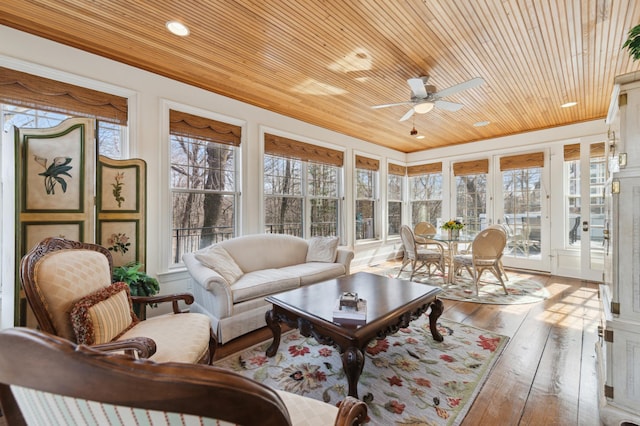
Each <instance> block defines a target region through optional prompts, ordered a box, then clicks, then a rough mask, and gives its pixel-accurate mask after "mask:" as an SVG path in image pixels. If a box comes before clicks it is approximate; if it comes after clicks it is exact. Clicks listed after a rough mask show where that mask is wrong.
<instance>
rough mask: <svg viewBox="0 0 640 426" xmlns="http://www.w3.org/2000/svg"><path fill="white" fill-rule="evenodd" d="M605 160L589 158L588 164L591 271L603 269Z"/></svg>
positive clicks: (602, 157) (602, 158)
mask: <svg viewBox="0 0 640 426" xmlns="http://www.w3.org/2000/svg"><path fill="white" fill-rule="evenodd" d="M605 180H606V158H605V157H604V156H601V157H591V159H590V163H589V243H590V245H589V247H590V251H591V256H590V259H591V269H598V270H601V269H603V268H604V263H603V256H604V239H603V230H604V185H605Z"/></svg>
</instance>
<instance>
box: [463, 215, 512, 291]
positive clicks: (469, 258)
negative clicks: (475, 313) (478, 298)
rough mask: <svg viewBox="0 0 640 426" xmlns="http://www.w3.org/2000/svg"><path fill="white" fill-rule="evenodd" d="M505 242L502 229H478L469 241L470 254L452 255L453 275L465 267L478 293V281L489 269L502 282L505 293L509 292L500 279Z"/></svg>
mask: <svg viewBox="0 0 640 426" xmlns="http://www.w3.org/2000/svg"><path fill="white" fill-rule="evenodd" d="M506 243H507V236H506V234H505V232H504V231H503V230H500V229H496V228H487V229H485V230H483V231H480V233H479V234H478V235H476V237H475V238H474V239H473V242H472V243H471V253H470V254H459V255H456V256H454V257H453V268H454V271H455V276H457V275H458V271H459V270H460V269H462V268H465V269H466V270H467V271H468V272H469V274H471V277H472V278H473V281H474V284H475V286H476V295H478V293H479V292H478V281H480V276H481V275H482V273H483V272H484V271H490V272H491V273H492V274H493V275H494V276H495V277H496V278H497V279H498V280H499V281H500V284H502V288H503V289H504V293H505V294H507V295H508V294H509V292H508V291H507V286H506V285H505V283H504V280H503V279H502V272H501V270H500V260H501V259H502V253H503V251H504V247H505V245H506Z"/></svg>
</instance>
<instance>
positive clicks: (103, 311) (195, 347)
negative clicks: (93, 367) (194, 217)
mask: <svg viewBox="0 0 640 426" xmlns="http://www.w3.org/2000/svg"><path fill="white" fill-rule="evenodd" d="M112 271H113V259H112V257H111V253H110V252H109V250H107V249H106V248H104V247H102V246H100V245H97V244H90V243H82V242H78V241H70V240H66V239H62V238H47V239H45V240H43V241H42V242H40V243H39V244H38V245H36V246H35V247H34V248H33V249H32V250H31V251H30V252H29V253H27V254H26V255H25V256H24V257H23V258H22V260H21V264H20V281H21V284H22V287H23V288H24V292H25V296H26V298H27V301H28V303H29V305H30V306H31V309H32V310H33V313H34V315H35V318H36V320H37V321H38V325H39V328H40V329H41V330H42V331H45V332H47V333H51V334H54V335H57V336H60V337H63V338H65V339H67V340H70V341H72V342H75V343H80V344H85V345H92V346H94V347H95V348H98V349H100V350H106V351H114V350H115V351H117V350H123V349H125V350H127V351H128V352H129V353H131V354H132V355H135V354H134V352H135V353H137V355H138V356H141V357H143V358H147V357H148V358H150V359H151V360H153V361H156V362H167V361H175V362H186V363H202V362H205V363H211V360H212V357H213V352H214V350H215V347H216V342H215V339H214V338H213V333H212V330H211V325H210V321H209V317H207V316H206V315H203V314H197V313H183V312H182V311H181V310H180V307H179V305H178V302H179V301H183V302H185V303H187V304H190V303H193V296H191V295H190V294H186V293H185V294H173V295H165V296H151V297H140V296H136V297H132V296H131V295H130V293H129V287H128V285H127V284H125V283H112V282H111V281H112ZM133 302H135V303H140V304H142V305H143V306H146V305H145V304H149V303H159V302H171V303H172V304H173V313H171V314H166V315H159V316H155V317H152V318H149V319H146V320H144V321H141V320H140V319H139V318H138V317H137V316H136V315H135V314H134V312H133V309H132V303H133Z"/></svg>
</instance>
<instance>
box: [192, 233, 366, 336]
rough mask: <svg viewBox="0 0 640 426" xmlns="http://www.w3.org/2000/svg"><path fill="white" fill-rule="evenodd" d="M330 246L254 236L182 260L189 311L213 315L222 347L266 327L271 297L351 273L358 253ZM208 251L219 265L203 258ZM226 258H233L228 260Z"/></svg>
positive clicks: (323, 241)
mask: <svg viewBox="0 0 640 426" xmlns="http://www.w3.org/2000/svg"><path fill="white" fill-rule="evenodd" d="M328 241H329V239H327V238H324V239H323V238H312V239H310V240H308V241H307V240H304V239H302V238H298V237H294V236H290V235H281V234H255V235H246V236H242V237H237V238H233V239H230V240H226V241H223V242H221V243H219V244H214V245H213V246H210V247H209V248H205V249H203V250H199V251H198V252H195V253H187V254H185V255H184V256H183V257H182V259H183V261H184V264H185V266H186V267H187V270H188V271H189V274H190V275H191V278H192V279H191V287H192V288H191V289H190V291H191V292H192V293H193V295H194V298H195V302H194V303H193V304H191V305H190V306H189V308H190V311H191V312H201V313H204V314H207V315H209V317H210V318H211V326H212V328H213V331H214V333H215V334H216V337H217V338H218V342H219V343H221V344H222V343H226V342H228V341H230V340H231V339H234V338H236V337H238V336H241V335H243V334H246V333H249V332H251V331H253V330H257V329H258V328H261V327H264V326H265V325H266V322H265V313H266V312H267V311H268V310H269V309H271V304H270V303H267V302H266V301H265V300H264V298H265V297H266V296H269V295H271V294H275V293H279V292H282V291H286V290H290V289H294V288H298V287H300V286H304V285H308V284H313V283H317V282H320V281H325V280H328V279H332V278H337V277H340V276H342V275H348V274H349V267H350V264H351V260H352V259H353V256H354V254H353V250H351V249H350V248H347V247H338V246H337V239H336V240H334V241H332V247H329V248H328V247H327V242H328ZM220 248H222V249H224V250H222V251H220ZM213 249H215V252H214V251H213ZM328 250H329V251H328ZM330 250H333V251H330ZM207 251H208V253H209V255H211V253H215V256H214V257H215V258H214V259H213V262H217V263H218V264H216V265H211V262H210V261H205V260H203V259H202V256H199V254H202V253H207ZM227 254H228V256H230V258H229V257H226V258H225V256H226V255H227ZM198 258H199V259H200V260H198ZM211 259H212V258H211V256H210V257H209V260H211ZM225 259H226V260H225ZM314 260H321V261H314ZM203 262H204V263H203ZM205 263H206V264H207V265H205ZM220 263H222V265H220ZM234 263H235V264H234ZM236 265H237V266H236ZM213 267H215V268H216V269H217V270H220V269H221V267H222V268H227V267H229V268H230V269H232V270H234V271H237V275H240V276H239V278H237V275H236V276H233V277H231V278H230V277H229V274H228V271H222V274H221V273H219V272H217V270H214V269H213ZM238 268H239V270H238ZM225 277H226V278H225ZM236 278H237V280H236ZM234 280H235V282H234Z"/></svg>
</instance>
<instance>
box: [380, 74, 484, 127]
mask: <svg viewBox="0 0 640 426" xmlns="http://www.w3.org/2000/svg"><path fill="white" fill-rule="evenodd" d="M428 80H429V76H423V77H417V78H410V79H408V80H407V84H408V85H409V87H410V88H411V99H410V100H409V101H405V102H396V103H392V104H382V105H374V106H372V107H371V108H375V109H378V108H387V107H392V106H397V105H411V109H409V111H407V112H406V113H405V114H404V115H403V116H402V117H401V118H400V121H405V120H408V119H409V118H411V116H412V115H413V113H414V112H415V113H418V114H426V113H428V112H429V111H431V110H432V109H433V108H434V107H435V108H439V109H444V110H447V111H458V110H459V109H460V108H462V107H463V105H462V104H459V103H456V102H449V101H444V100H442V98H444V97H447V96H451V95H453V94H455V93H458V92H461V91H463V90H467V89H471V88H473V87H477V86H479V85H481V84H482V83H484V79H482V78H480V77H476V78H472V79H471V80H467V81H465V82H463V83H459V84H456V85H454V86H451V87H448V88H446V89H444V90H441V91H439V92H436V87H435V86H433V85H430V84H427V81H428Z"/></svg>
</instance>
